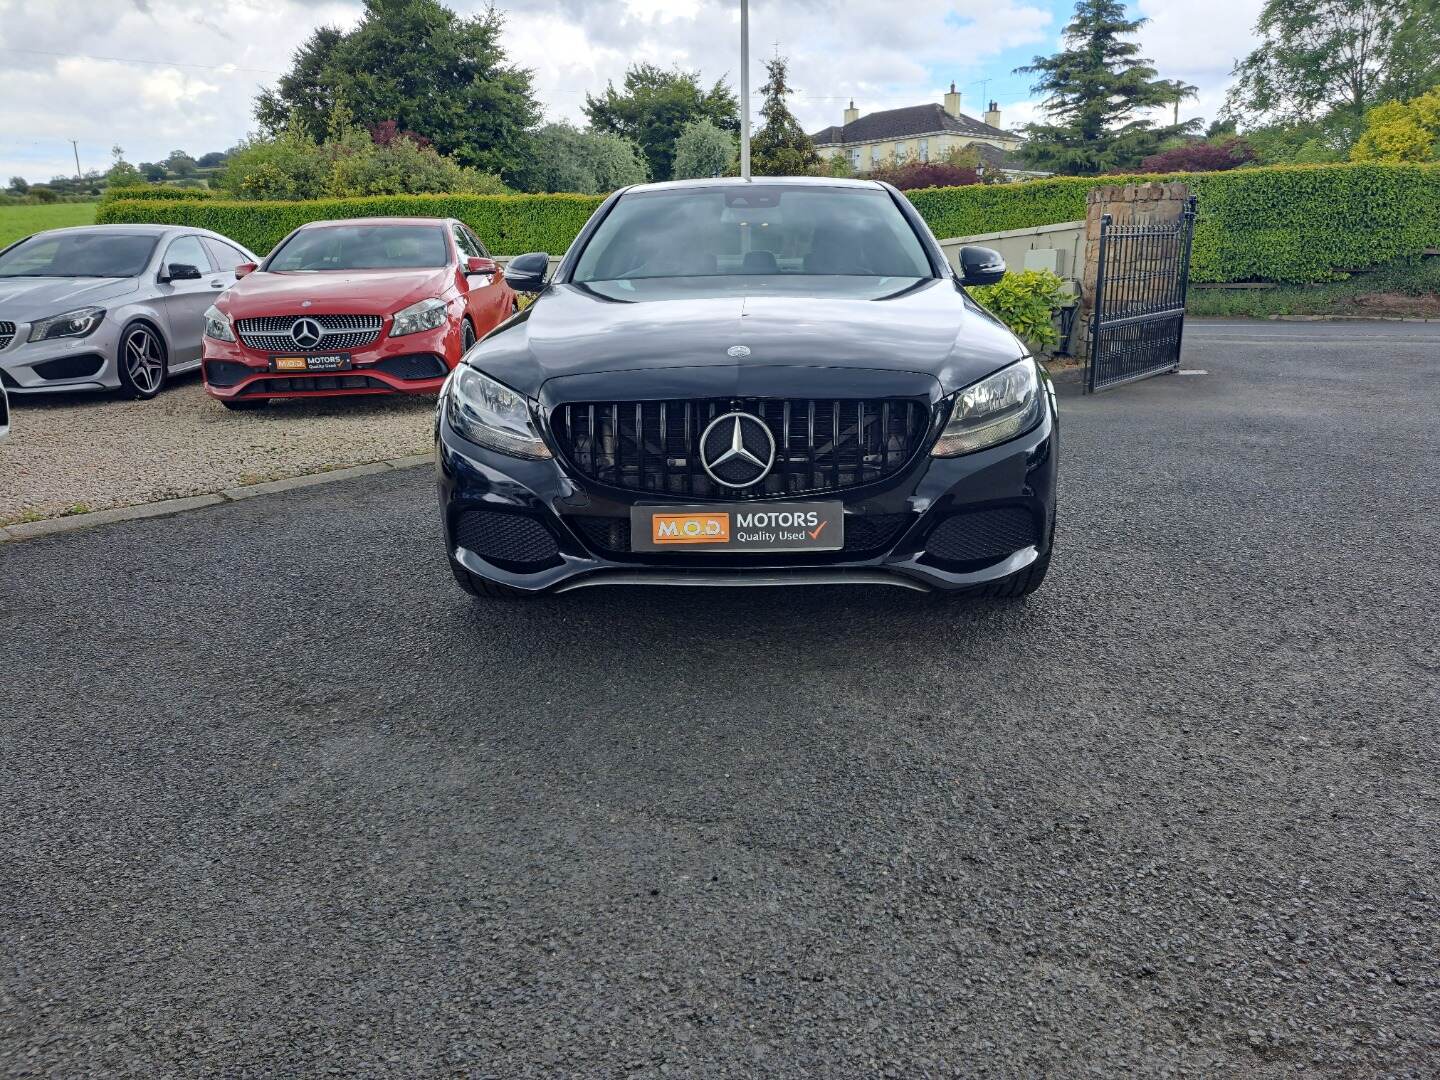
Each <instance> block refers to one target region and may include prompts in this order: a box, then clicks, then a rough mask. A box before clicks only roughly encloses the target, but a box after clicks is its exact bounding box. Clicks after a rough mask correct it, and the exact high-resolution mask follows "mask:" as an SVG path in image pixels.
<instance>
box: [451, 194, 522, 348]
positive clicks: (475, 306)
mask: <svg viewBox="0 0 1440 1080" xmlns="http://www.w3.org/2000/svg"><path fill="white" fill-rule="evenodd" d="M450 228H451V230H452V231H453V232H454V234H455V246H456V247H457V248H458V249H459V251H460V273H461V276H462V277H463V278H464V279H465V282H466V286H467V288H468V290H469V292H468V296H467V300H468V305H469V308H470V318H471V321H473V322H474V324H475V332H476V333H477V334H480V335H483V334H485V332H486V331H488V330H491V329H493V328H494V327H495V326H497V325H499V324H500V322H501V321H503V320H504V319H505V318H506V316H508V315H509V314H510V302H509V299H508V293H509V291H510V289H509V286H507V285H506V284H505V275H504V274H501V273H494V274H466V273H465V260H466V259H469V258H482V259H488V258H490V253H489V252H488V251H486V250H485V245H484V244H482V243H480V241H479V240H478V239H477V238H476V236H475V234H474V233H472V232H471V231H470V230H469V228H467V227H466V226H464V225H462V224H461V223H460V222H458V221H456V222H452V223H451V225H450Z"/></svg>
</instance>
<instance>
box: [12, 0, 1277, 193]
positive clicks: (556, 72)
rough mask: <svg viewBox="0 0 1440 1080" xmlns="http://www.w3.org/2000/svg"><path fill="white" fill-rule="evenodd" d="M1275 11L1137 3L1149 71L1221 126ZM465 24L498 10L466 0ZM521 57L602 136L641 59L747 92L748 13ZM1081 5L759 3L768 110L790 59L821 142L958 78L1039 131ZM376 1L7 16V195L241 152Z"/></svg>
mask: <svg viewBox="0 0 1440 1080" xmlns="http://www.w3.org/2000/svg"><path fill="white" fill-rule="evenodd" d="M1260 4H1261V0H1208V2H1207V3H1206V4H1205V5H1204V7H1203V9H1199V10H1197V5H1196V4H1195V3H1194V0H1130V12H1131V15H1132V16H1137V15H1138V16H1144V17H1147V18H1149V19H1150V20H1151V21H1150V23H1149V25H1147V26H1146V27H1144V28H1143V29H1142V30H1141V31H1140V34H1139V36H1138V42H1139V44H1140V45H1141V46H1142V48H1143V50H1144V52H1143V54H1142V55H1145V56H1148V57H1150V58H1151V59H1152V60H1154V61H1155V64H1156V66H1157V68H1158V69H1159V73H1160V75H1161V76H1162V77H1164V78H1167V79H1182V80H1184V81H1185V82H1188V83H1192V84H1194V85H1196V86H1197V87H1199V96H1198V98H1196V99H1195V100H1192V101H1187V102H1186V103H1185V104H1184V105H1183V106H1182V116H1184V117H1190V116H1199V117H1203V118H1204V119H1205V120H1206V121H1209V120H1211V119H1213V118H1214V116H1215V114H1216V113H1217V111H1218V110H1219V108H1220V105H1221V104H1222V102H1223V100H1224V95H1225V88H1226V86H1227V85H1228V84H1229V82H1230V71H1231V69H1232V67H1233V66H1234V63H1235V61H1236V60H1237V59H1238V58H1239V57H1241V56H1243V55H1244V54H1245V53H1246V52H1248V51H1249V49H1250V48H1252V47H1253V44H1254V43H1253V39H1252V36H1251V27H1252V26H1253V25H1254V22H1255V18H1256V16H1257V14H1258V12H1259V8H1260ZM450 6H451V7H453V8H454V9H455V10H457V11H459V12H462V13H473V12H477V11H479V10H482V9H483V8H484V7H485V0H450ZM496 6H497V7H498V8H499V9H500V10H501V11H509V12H510V13H511V14H510V17H509V23H508V26H507V29H506V32H505V35H504V44H505V47H506V49H507V51H508V52H509V54H510V57H511V60H512V61H513V62H515V63H517V64H520V65H523V66H525V67H528V68H531V69H532V70H533V71H534V73H535V80H534V82H535V87H536V96H537V97H538V99H539V100H540V102H541V103H542V104H543V106H544V108H545V112H546V116H547V118H548V119H553V120H570V121H575V122H578V123H582V124H583V123H584V119H585V117H584V114H583V112H582V111H581V106H582V105H583V104H584V101H585V92H586V91H587V90H588V91H591V92H597V91H599V90H602V89H603V88H604V86H605V83H606V81H607V80H615V81H616V82H617V83H618V82H619V81H620V80H621V79H622V78H623V76H624V72H625V68H626V67H627V66H628V65H629V64H631V63H634V62H635V61H637V60H648V61H652V62H654V63H657V64H660V65H662V66H670V65H672V64H679V65H680V66H682V67H684V68H686V69H690V70H698V71H700V72H701V74H702V76H703V77H704V79H705V80H706V81H707V82H709V81H713V80H714V79H717V78H721V77H724V78H725V79H727V80H728V81H729V82H730V84H731V86H732V87H736V86H738V82H739V44H738V42H739V7H740V5H739V0H525V2H524V3H523V4H521V3H519V2H518V0H497V3H496ZM1072 7H1073V0H904V2H903V3H900V2H896V0H752V2H751V5H750V9H751V12H750V26H751V66H752V73H751V83H752V91H753V96H752V102H751V103H752V111H753V109H754V108H758V105H759V94H758V88H759V86H760V85H761V84H762V83H763V82H764V70H763V66H762V65H763V61H764V59H765V58H766V57H769V56H772V55H774V54H775V52H776V51H777V48H778V51H779V52H780V53H781V54H783V55H785V56H787V57H789V59H790V65H791V82H792V84H793V85H794V86H795V87H796V93H795V96H794V97H793V98H792V99H791V103H790V104H791V109H792V110H793V111H794V112H795V114H796V115H797V116H798V117H799V118H800V121H801V123H802V124H803V125H804V127H805V128H806V130H807V131H817V130H819V129H820V128H822V127H826V126H828V125H830V124H836V123H839V122H840V121H841V114H842V112H843V111H844V108H845V106H846V105H847V104H848V102H849V100H850V99H851V98H853V99H854V101H855V104H856V106H857V107H858V108H859V109H860V111H861V112H862V114H863V113H867V112H872V111H874V110H876V109H884V108H894V107H897V106H901V105H915V104H920V103H922V102H927V101H939V100H940V98H941V96H942V94H943V93H944V92H945V90H947V89H948V88H949V84H950V83H951V81H952V80H953V81H954V82H955V83H956V85H957V88H958V89H959V90H960V91H961V94H962V109H963V111H964V112H966V113H969V114H970V115H972V116H979V115H980V114H981V113H983V112H984V109H985V102H986V101H987V99H990V98H993V99H995V100H997V101H998V102H999V103H1000V108H1001V123H1002V125H1003V126H1006V127H1009V126H1012V125H1015V124H1019V123H1024V122H1026V121H1028V120H1031V119H1033V118H1035V117H1036V115H1037V112H1038V109H1037V105H1036V103H1035V101H1034V100H1033V98H1034V96H1033V95H1032V94H1031V93H1030V90H1029V87H1028V80H1027V77H1026V76H1023V75H1015V74H1013V69H1014V68H1015V67H1017V66H1019V65H1020V64H1024V63H1026V62H1028V61H1029V60H1030V59H1031V58H1032V57H1033V56H1035V55H1037V54H1047V53H1052V52H1055V51H1056V50H1057V48H1058V47H1059V42H1060V32H1061V30H1062V28H1063V27H1064V25H1065V23H1066V21H1067V20H1068V17H1069V14H1070V12H1071V10H1072ZM361 11H362V4H361V2H360V0H223V2H221V3H196V2H195V0H0V184H3V183H4V180H5V179H6V178H8V177H10V176H16V175H19V176H24V177H25V178H26V179H28V180H30V181H32V182H34V181H38V180H47V179H49V178H50V177H51V176H54V175H56V174H57V173H63V174H67V175H68V174H73V173H74V171H75V158H74V151H73V149H72V146H71V142H70V140H72V139H73V140H76V142H77V143H78V149H79V156H80V166H81V169H82V171H85V170H89V169H102V170H103V169H105V168H108V167H109V165H110V162H111V157H110V149H111V147H112V146H114V145H117V144H118V145H119V146H121V147H123V148H124V151H125V157H126V159H127V160H129V161H131V162H132V163H134V162H140V161H154V160H158V159H160V158H163V157H165V156H166V155H167V154H169V153H170V151H172V150H176V149H181V150H185V151H186V152H188V153H190V154H191V155H193V156H197V157H198V156H199V155H200V154H203V153H206V152H208V151H211V150H224V149H226V148H227V147H230V146H233V145H234V144H235V143H236V142H237V141H238V140H239V139H241V138H243V137H244V136H245V135H246V134H247V133H248V132H250V131H252V130H253V128H254V119H253V117H252V114H251V108H252V102H253V99H254V97H255V94H256V92H257V91H258V90H259V89H261V88H262V87H264V86H266V85H269V84H270V83H272V82H273V81H274V80H275V78H276V77H277V76H278V75H279V74H280V73H281V72H283V71H285V70H286V69H287V68H288V67H289V64H290V56H291V54H292V52H293V51H294V50H295V48H296V47H297V46H298V45H299V44H300V43H301V42H302V41H304V40H305V38H306V37H308V36H309V34H310V33H311V31H312V30H313V29H314V28H315V27H316V26H319V25H322V24H330V25H335V26H341V27H347V26H352V25H354V23H355V22H357V21H358V19H359V17H360V14H361Z"/></svg>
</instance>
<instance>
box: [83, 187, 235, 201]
mask: <svg viewBox="0 0 1440 1080" xmlns="http://www.w3.org/2000/svg"><path fill="white" fill-rule="evenodd" d="M214 197H215V193H214V192H213V191H211V190H210V189H209V188H203V187H191V188H182V187H170V186H168V185H165V184H136V185H132V186H130V187H107V188H106V189H105V190H104V191H103V192H101V193H100V201H101V202H102V203H112V202H119V201H120V200H121V199H142V200H152V201H153V200H156V199H164V200H167V201H173V200H177V199H213V198H214Z"/></svg>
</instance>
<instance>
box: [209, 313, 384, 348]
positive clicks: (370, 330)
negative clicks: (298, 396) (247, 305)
mask: <svg viewBox="0 0 1440 1080" xmlns="http://www.w3.org/2000/svg"><path fill="white" fill-rule="evenodd" d="M300 319H310V320H312V321H313V322H315V323H317V324H318V325H319V327H320V330H321V336H320V341H319V342H318V343H317V344H314V345H307V346H301V345H298V344H296V342H295V339H294V338H293V337H291V336H290V328H291V327H293V326H294V325H295V323H296V322H297V321H298V320H300ZM382 322H383V320H382V319H381V318H380V316H379V315H263V316H261V317H260V318H256V319H240V320H238V321H237V322H236V324H235V325H236V328H237V329H238V330H239V331H240V340H241V341H243V342H244V343H245V344H246V345H247V346H248V347H250V348H252V349H258V350H260V351H262V352H337V351H340V350H344V349H359V348H362V347H363V346H365V345H369V344H370V343H371V342H372V341H374V340H375V339H376V338H377V337H379V336H380V326H381V323H382Z"/></svg>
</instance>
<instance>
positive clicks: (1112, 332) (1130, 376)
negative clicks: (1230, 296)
mask: <svg viewBox="0 0 1440 1080" xmlns="http://www.w3.org/2000/svg"><path fill="white" fill-rule="evenodd" d="M1194 235H1195V197H1194V196H1193V195H1192V196H1191V197H1190V200H1189V202H1188V203H1187V204H1186V207H1185V210H1184V212H1183V213H1182V214H1181V215H1180V217H1179V219H1178V220H1177V221H1174V222H1171V223H1169V224H1165V225H1116V224H1114V223H1113V222H1112V221H1111V219H1110V215H1109V214H1106V215H1104V216H1103V217H1102V218H1101V219H1100V265H1099V266H1098V267H1097V268H1096V273H1095V305H1094V309H1093V310H1092V311H1091V314H1090V370H1089V376H1088V378H1087V380H1086V386H1085V388H1086V390H1087V391H1089V392H1090V393H1092V394H1093V393H1095V392H1096V391H1097V390H1108V389H1110V388H1111V387H1112V386H1119V385H1121V384H1122V383H1127V382H1134V381H1135V380H1136V379H1144V378H1147V377H1149V376H1151V375H1159V374H1161V373H1162V372H1166V371H1174V370H1175V369H1176V368H1177V367H1179V366H1180V336H1181V333H1182V331H1183V330H1184V328H1185V292H1186V287H1187V284H1188V282H1189V278H1190V242H1191V240H1192V239H1193V237H1194Z"/></svg>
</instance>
